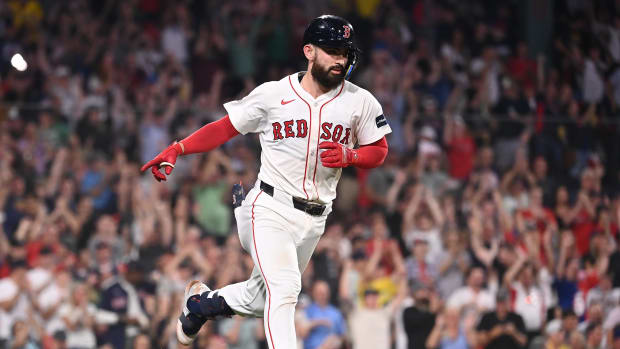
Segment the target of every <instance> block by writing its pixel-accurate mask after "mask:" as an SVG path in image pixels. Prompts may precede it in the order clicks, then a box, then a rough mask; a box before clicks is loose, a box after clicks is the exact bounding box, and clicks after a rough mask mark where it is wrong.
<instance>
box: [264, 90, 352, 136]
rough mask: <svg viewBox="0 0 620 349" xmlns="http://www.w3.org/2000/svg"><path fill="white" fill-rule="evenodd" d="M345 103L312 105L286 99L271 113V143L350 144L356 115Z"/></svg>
mask: <svg viewBox="0 0 620 349" xmlns="http://www.w3.org/2000/svg"><path fill="white" fill-rule="evenodd" d="M343 102H344V100H338V98H336V99H333V100H325V101H320V100H319V101H316V102H314V101H308V102H306V101H305V100H301V99H300V98H295V99H293V98H290V99H286V98H285V99H282V100H281V101H279V102H278V103H276V105H275V106H273V107H272V108H270V110H269V113H268V125H267V130H266V131H267V132H266V133H267V134H266V136H267V139H270V140H272V141H274V142H279V141H292V140H304V139H306V140H307V138H308V137H310V138H312V139H316V138H317V137H318V138H320V140H322V141H323V140H324V141H332V142H339V143H341V144H350V143H351V142H352V129H353V125H354V123H355V119H356V116H355V114H356V113H355V111H354V110H351V109H349V110H347V108H345V105H344V103H343Z"/></svg>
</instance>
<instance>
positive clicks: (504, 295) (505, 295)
mask: <svg viewBox="0 0 620 349" xmlns="http://www.w3.org/2000/svg"><path fill="white" fill-rule="evenodd" d="M495 300H496V301H498V302H505V301H509V300H510V291H509V290H508V289H507V288H505V287H502V288H500V289H499V290H497V294H496V295H495Z"/></svg>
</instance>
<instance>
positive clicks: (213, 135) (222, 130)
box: [140, 115, 239, 181]
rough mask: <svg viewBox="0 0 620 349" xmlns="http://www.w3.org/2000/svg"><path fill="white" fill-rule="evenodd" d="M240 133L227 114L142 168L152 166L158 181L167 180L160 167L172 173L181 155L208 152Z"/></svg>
mask: <svg viewBox="0 0 620 349" xmlns="http://www.w3.org/2000/svg"><path fill="white" fill-rule="evenodd" d="M238 134H239V131H237V129H235V127H234V126H233V124H232V123H231V122H230V118H229V116H228V115H226V116H224V117H223V118H221V119H219V120H217V121H214V122H211V123H208V124H206V125H205V126H203V127H201V128H200V129H198V130H197V131H196V132H194V133H192V134H191V135H189V136H188V137H187V138H185V139H183V140H181V141H179V142H174V143H172V144H171V145H169V146H168V147H167V148H166V149H164V150H163V151H162V152H161V153H159V155H157V156H156V157H155V158H154V159H153V160H151V161H149V162H147V163H146V164H144V166H142V168H141V169H140V170H141V171H143V172H144V171H146V170H147V169H148V168H151V172H152V173H153V176H154V177H155V179H156V180H157V181H165V180H166V176H165V175H164V174H163V173H161V172H160V171H159V169H160V167H165V168H166V169H165V172H166V175H170V173H172V169H173V168H174V165H175V164H176V162H177V157H179V156H180V155H187V154H195V153H204V152H207V151H209V150H211V149H214V148H217V147H218V146H220V145H222V144H224V143H226V142H227V141H228V140H230V139H231V138H233V137H235V136H236V135H238Z"/></svg>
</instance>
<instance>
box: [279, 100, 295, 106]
mask: <svg viewBox="0 0 620 349" xmlns="http://www.w3.org/2000/svg"><path fill="white" fill-rule="evenodd" d="M294 100H295V99H291V100H290V101H285V100H281V101H280V104H282V105H286V104H289V103H291V102H292V101H294Z"/></svg>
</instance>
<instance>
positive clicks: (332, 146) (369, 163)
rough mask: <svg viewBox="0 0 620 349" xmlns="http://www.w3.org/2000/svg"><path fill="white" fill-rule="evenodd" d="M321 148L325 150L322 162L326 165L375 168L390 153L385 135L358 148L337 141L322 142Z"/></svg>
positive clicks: (332, 166) (322, 154)
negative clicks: (351, 147)
mask: <svg viewBox="0 0 620 349" xmlns="http://www.w3.org/2000/svg"><path fill="white" fill-rule="evenodd" d="M319 149H324V150H325V151H323V152H322V153H321V163H322V164H323V166H325V167H330V168H339V167H348V166H355V167H359V168H375V167H377V166H380V165H381V164H383V161H384V160H385V158H386V156H387V153H388V143H387V140H386V139H385V136H384V137H382V138H381V139H380V140H378V141H376V142H373V143H370V144H367V145H362V146H360V147H359V148H358V149H350V148H347V147H346V146H345V145H344V144H340V143H337V142H321V144H319Z"/></svg>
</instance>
